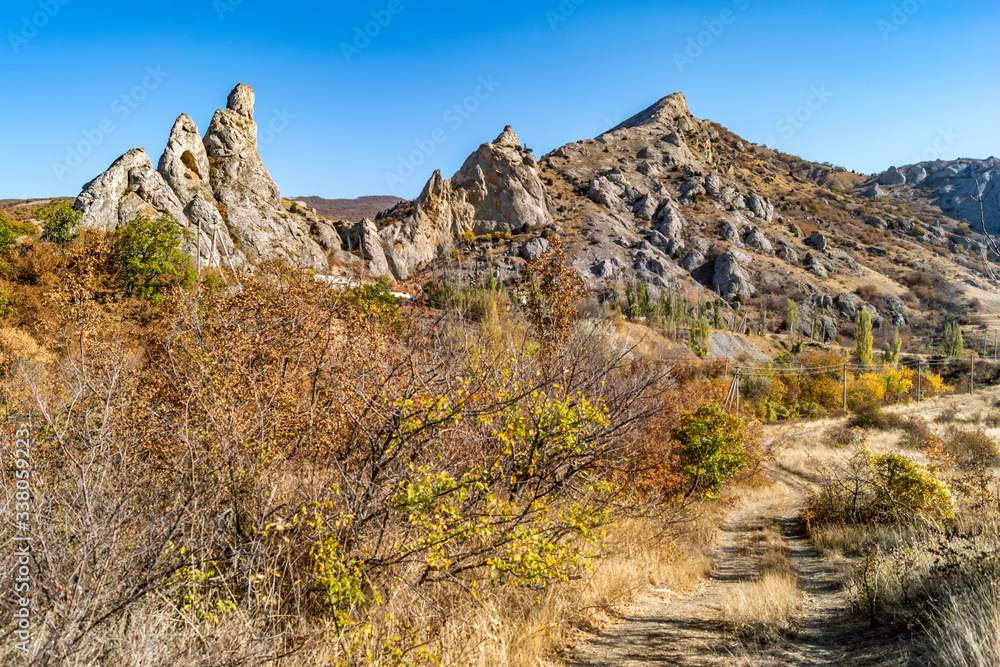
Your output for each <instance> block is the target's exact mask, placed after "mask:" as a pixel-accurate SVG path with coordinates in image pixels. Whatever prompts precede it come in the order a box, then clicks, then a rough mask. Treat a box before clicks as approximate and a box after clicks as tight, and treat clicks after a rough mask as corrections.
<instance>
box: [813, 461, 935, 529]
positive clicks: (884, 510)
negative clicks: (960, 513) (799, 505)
mask: <svg viewBox="0 0 1000 667" xmlns="http://www.w3.org/2000/svg"><path fill="white" fill-rule="evenodd" d="M953 514H954V499H953V497H952V492H951V489H950V488H949V486H948V484H947V483H946V482H945V481H944V480H943V479H941V478H940V477H939V476H938V475H937V474H936V473H935V472H934V471H933V470H932V469H930V468H928V467H926V466H922V465H920V464H917V463H915V462H914V461H912V460H911V459H909V458H907V457H906V456H904V455H902V454H897V453H887V454H881V455H876V454H873V453H872V452H870V451H869V450H867V449H861V450H859V451H857V452H856V453H855V454H854V455H853V456H852V457H851V459H850V460H849V462H848V463H847V464H846V465H845V466H844V467H843V468H840V469H831V470H828V471H827V473H826V480H825V482H824V485H823V490H822V491H821V492H820V494H819V495H818V496H817V497H816V500H815V502H814V503H813V505H812V506H811V508H810V509H809V510H807V511H806V513H805V515H804V516H805V517H806V519H807V521H808V522H810V523H817V524H823V523H842V524H848V525H850V524H861V525H872V524H889V525H892V524H901V523H912V522H920V521H931V522H935V521H940V520H942V519H947V518H950V517H952V516H953Z"/></svg>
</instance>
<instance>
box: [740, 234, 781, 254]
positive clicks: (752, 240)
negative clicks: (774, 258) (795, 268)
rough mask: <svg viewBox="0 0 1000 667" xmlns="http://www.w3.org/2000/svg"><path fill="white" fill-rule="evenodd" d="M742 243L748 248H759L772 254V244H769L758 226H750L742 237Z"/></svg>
mask: <svg viewBox="0 0 1000 667" xmlns="http://www.w3.org/2000/svg"><path fill="white" fill-rule="evenodd" d="M743 243H744V244H746V246H747V247H749V248H753V249H755V250H759V251H760V252H763V253H766V254H768V255H773V254H774V246H772V245H771V242H770V241H769V240H768V239H767V236H766V235H765V234H764V232H763V231H762V230H761V229H760V227H750V230H749V231H748V232H747V233H746V236H744V237H743Z"/></svg>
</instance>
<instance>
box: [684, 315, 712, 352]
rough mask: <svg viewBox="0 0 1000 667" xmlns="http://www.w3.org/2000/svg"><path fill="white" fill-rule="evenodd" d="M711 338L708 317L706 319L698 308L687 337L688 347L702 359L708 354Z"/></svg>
mask: <svg viewBox="0 0 1000 667" xmlns="http://www.w3.org/2000/svg"><path fill="white" fill-rule="evenodd" d="M711 336H712V334H711V332H710V331H709V327H708V317H706V315H705V313H704V312H702V309H700V308H699V309H698V314H697V316H696V317H695V319H694V321H693V322H692V323H691V333H690V335H689V336H688V347H689V348H691V351H692V352H694V353H695V354H696V355H698V356H699V357H700V358H702V359H704V358H705V355H707V354H708V348H709V345H710V343H711Z"/></svg>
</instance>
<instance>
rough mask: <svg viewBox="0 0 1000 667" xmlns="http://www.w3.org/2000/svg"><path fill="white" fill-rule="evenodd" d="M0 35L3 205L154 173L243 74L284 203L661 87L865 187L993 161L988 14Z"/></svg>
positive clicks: (759, 6)
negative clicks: (144, 162) (112, 171)
mask: <svg viewBox="0 0 1000 667" xmlns="http://www.w3.org/2000/svg"><path fill="white" fill-rule="evenodd" d="M577 3H579V4H577ZM373 12H374V15H373ZM726 12H728V13H726ZM377 18H380V19H381V20H382V22H383V23H384V24H385V25H384V26H382V25H378V24H377V23H376V24H371V25H367V27H368V30H369V32H370V33H372V34H375V36H374V37H372V38H370V43H368V44H367V45H365V42H364V41H363V40H359V41H357V42H355V38H356V36H357V32H356V30H362V31H363V30H364V29H365V27H366V24H369V23H370V22H372V21H375V20H376V19H377ZM0 28H2V32H0V36H2V39H0V54H2V55H0V61H2V68H0V82H2V90H3V91H4V93H5V99H4V103H3V104H2V105H0V123H2V127H3V128H4V131H3V132H2V133H0V198H14V197H41V196H50V195H75V194H77V193H78V192H79V190H80V187H81V186H82V185H83V184H84V183H85V182H86V181H88V180H89V179H91V178H93V177H94V176H96V175H97V174H99V173H100V172H101V171H103V170H104V169H105V168H107V166H108V165H109V164H110V163H111V162H112V161H113V160H114V159H115V158H116V157H118V156H119V155H121V154H122V153H124V152H125V151H127V150H128V149H129V148H132V147H134V146H141V147H145V148H146V149H147V152H148V153H149V154H150V157H151V158H152V159H153V161H154V163H155V161H156V160H157V159H158V157H159V155H160V153H161V152H162V150H163V147H164V145H165V143H166V140H167V135H168V133H169V131H170V128H171V125H172V124H173V121H174V119H175V118H176V117H177V116H178V115H179V114H180V113H182V112H186V113H188V114H190V115H191V116H192V117H193V118H194V120H195V122H196V123H197V124H198V126H199V128H200V129H201V130H202V132H204V130H205V128H206V126H207V124H208V122H209V120H210V119H211V116H212V113H213V111H214V110H215V109H216V108H218V107H220V106H224V105H225V100H226V95H227V93H228V92H229V90H230V89H231V88H232V87H233V85H235V84H236V83H238V82H244V83H247V84H249V85H251V86H252V87H253V88H254V89H255V90H256V93H257V120H258V122H259V123H260V124H261V125H262V126H270V127H272V128H274V129H275V130H277V131H272V132H262V133H263V138H264V139H266V140H267V141H266V142H265V143H263V145H262V146H261V147H260V153H261V155H262V156H263V158H264V161H265V162H266V164H267V165H268V167H269V169H270V170H271V173H272V175H273V176H274V177H275V180H276V181H277V182H278V185H279V186H280V188H281V191H282V194H283V195H286V196H291V195H295V196H305V195H312V194H316V195H321V196H326V197H354V196H359V195H364V194H398V195H400V196H405V197H412V196H415V195H416V194H418V193H419V191H420V189H421V187H422V186H423V184H424V182H425V181H426V179H427V178H428V177H429V176H430V174H431V172H432V170H433V169H435V168H440V169H441V170H442V171H443V172H444V174H445V176H446V177H448V176H451V174H452V173H453V172H454V171H455V170H456V169H457V168H458V167H459V166H461V163H462V161H463V160H464V158H465V157H466V156H467V155H468V154H469V153H471V152H472V151H473V150H475V148H476V147H477V146H478V145H479V144H480V143H483V142H484V141H490V140H492V139H493V138H494V137H495V136H496V135H497V134H499V133H500V131H501V130H502V129H503V127H504V125H506V124H508V123H509V124H511V125H513V126H514V129H515V130H516V131H517V132H518V134H519V136H520V137H521V140H522V141H524V142H525V143H527V144H528V145H529V146H531V147H532V148H534V149H535V151H536V154H539V155H540V154H542V153H544V152H547V151H549V150H551V149H553V148H556V147H558V146H560V145H562V144H564V143H567V142H569V141H575V140H577V139H582V138H587V137H592V136H595V135H597V134H599V133H600V132H601V131H603V130H605V129H607V128H609V127H611V126H612V125H614V124H616V123H617V122H619V121H621V120H624V119H625V118H627V117H628V116H630V115H632V114H633V113H636V112H638V111H640V110H642V109H643V108H645V107H647V106H649V105H650V104H652V103H653V102H655V101H656V100H657V99H659V98H660V97H663V96H664V95H667V94H670V93H672V92H675V91H683V92H684V93H685V94H686V95H687V97H688V102H689V104H690V107H691V110H692V112H693V113H694V114H695V115H696V116H698V117H701V118H710V119H712V120H715V121H717V122H719V123H721V124H723V125H725V126H727V127H729V128H730V129H731V130H733V131H735V132H737V133H738V134H740V135H742V136H743V137H744V138H746V139H748V140H750V141H753V142H757V143H765V142H771V143H777V144H779V146H780V148H781V149H782V150H784V151H786V152H790V153H793V154H796V155H801V156H803V157H805V158H808V159H812V160H816V161H820V162H822V161H830V162H833V163H835V164H839V165H843V166H845V167H847V168H848V169H855V170H858V171H864V172H875V171H882V170H884V169H886V168H887V167H889V166H890V165H893V164H905V163H909V162H911V161H913V160H914V159H915V158H918V157H921V156H922V157H934V156H939V157H941V158H944V159H951V158H956V157H988V156H990V155H997V154H1000V123H998V122H997V118H998V114H997V109H998V108H1000V86H998V83H1000V80H998V79H1000V50H998V49H997V46H996V44H997V41H996V40H997V34H998V32H1000V3H997V2H996V0H963V1H962V2H958V1H946V0H906V1H902V0H884V1H883V0H867V1H864V2H862V1H861V0H837V1H836V2H834V1H832V0H814V1H812V2H803V1H802V0H797V1H795V2H791V1H771V2H768V1H765V0H711V1H708V2H695V1H684V2H648V1H647V2H641V1H637V0H617V1H615V2H601V1H599V0H584V1H582V2H580V0H576V1H574V0H564V1H563V2H562V3H560V0H549V1H545V0H543V1H541V2H537V1H536V2H526V1H521V0H507V1H505V2H492V1H482V0H481V1H479V2H468V1H467V0H466V1H463V2H454V1H451V0H448V1H445V2H428V1H426V0H361V1H358V2H352V3H326V2H322V3H321V2H309V3H307V2H300V1H298V0H285V2H281V3H275V2H265V0H242V1H241V0H172V1H170V2H157V1H155V0H151V1H149V2H134V1H132V2H109V1H104V0H93V1H91V0H5V2H4V3H3V7H2V9H0ZM699 41H700V42H701V45H697V44H698V42H699ZM345 44H348V45H351V48H352V49H355V50H353V51H350V52H348V53H346V54H345V49H344V45H345ZM692 45H694V46H692ZM359 46H363V47H364V48H358V47H359ZM149 72H154V73H157V75H156V76H153V75H151V74H150V73H149ZM481 79H482V80H486V81H487V82H489V81H492V83H491V84H490V85H489V86H488V87H487V86H484V85H483V84H482V83H480V81H481ZM814 90H815V91H818V93H819V94H818V95H817V94H815V93H814V92H812V91H814ZM476 93H478V94H479V96H480V98H482V99H479V100H476V99H474V98H471V99H470V96H475V95H476ZM123 96H124V97H123ZM810 102H811V103H812V107H813V108H809V107H808V106H804V105H808V104H809V103H810ZM463 103H464V104H466V106H467V108H466V109H462V111H461V113H459V112H457V111H455V110H454V107H455V105H456V104H459V105H461V104H463ZM788 114H793V115H792V117H791V118H792V120H789V118H788ZM795 114H797V115H798V118H797V119H796V118H795ZM70 149H73V151H74V152H76V153H78V154H76V155H73V154H71V153H70ZM76 149H80V150H79V151H77V150H76ZM83 153H86V155H83ZM401 160H402V161H403V164H402V165H401ZM416 163H419V164H416ZM410 167H412V168H413V169H412V173H410ZM387 174H393V176H392V177H389V176H387ZM60 179H61V180H60Z"/></svg>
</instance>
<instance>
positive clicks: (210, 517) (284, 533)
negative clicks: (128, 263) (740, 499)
mask: <svg viewBox="0 0 1000 667" xmlns="http://www.w3.org/2000/svg"><path fill="white" fill-rule="evenodd" d="M84 236H86V235H84ZM100 238H101V237H93V239H92V241H90V242H91V243H93V244H97V243H98V242H99V241H100ZM113 241H115V242H117V243H120V240H119V239H117V238H116V239H113ZM84 242H85V239H84V237H81V239H79V240H77V241H74V242H72V243H71V244H70V245H69V246H67V250H66V252H65V253H57V254H56V255H52V257H54V258H55V259H56V260H58V263H59V264H58V265H59V266H66V267H68V266H74V267H76V268H74V269H73V270H74V271H79V272H80V275H81V276H82V277H83V278H82V282H81V291H79V292H65V298H66V301H65V303H66V304H68V305H69V306H70V308H68V312H69V313H70V315H69V316H68V317H69V319H68V320H67V322H68V326H67V329H66V331H67V333H66V334H65V341H64V342H65V347H64V348H63V351H62V352H61V359H60V363H59V364H58V365H56V364H50V365H48V366H42V365H39V364H32V363H23V364H13V365H12V370H11V374H12V377H10V378H8V380H5V381H6V382H7V384H5V389H8V388H9V389H10V390H11V392H10V393H9V394H5V396H6V397H7V400H8V402H9V407H10V412H11V415H12V419H15V420H22V421H23V422H24V423H28V424H29V425H30V427H31V431H32V434H33V437H34V438H35V440H36V453H37V460H38V461H39V463H40V465H39V467H38V468H37V469H36V470H33V472H32V475H33V477H32V479H33V484H34V485H35V488H37V489H39V499H38V503H37V504H36V505H35V506H34V511H35V512H37V518H38V521H37V522H36V524H35V526H36V528H37V535H36V538H37V540H38V542H37V544H38V548H39V553H40V554H44V557H40V558H39V561H38V563H37V582H38V584H37V585H38V587H39V595H38V597H37V598H36V600H37V605H38V606H37V607H35V608H34V609H33V613H34V614H35V617H36V618H39V619H41V623H40V625H39V627H40V628H42V629H43V630H42V632H41V636H40V638H39V641H38V643H37V646H36V647H35V648H33V651H35V652H34V653H33V654H32V655H31V656H29V658H30V659H31V660H33V661H34V663H35V664H46V663H48V664H55V663H66V662H68V661H69V660H70V657H71V656H75V657H73V658H72V659H73V660H76V661H77V662H78V664H86V663H87V662H88V661H89V662H90V663H93V662H95V661H104V662H110V663H114V662H115V661H116V660H117V661H119V662H120V661H122V660H126V661H127V657H124V656H123V654H122V651H123V650H124V648H122V647H124V646H125V645H126V644H125V643H123V642H122V641H121V637H119V636H118V635H115V632H118V630H115V629H116V628H123V627H126V626H128V625H129V624H130V623H132V622H133V621H135V622H139V621H138V619H147V618H162V619H166V621H165V624H166V625H165V627H170V628H172V629H171V630H170V631H169V632H168V631H166V630H162V632H165V633H166V634H164V635H162V637H167V636H170V637H173V638H174V639H175V641H176V642H177V645H178V646H185V647H187V648H185V650H191V651H195V652H196V653H197V652H205V655H206V656H209V655H210V656H212V657H205V659H204V661H205V662H206V663H210V664H225V663H226V660H227V658H225V656H227V655H231V653H227V651H229V650H231V649H232V646H238V647H239V652H240V655H261V656H274V655H278V654H284V653H285V652H288V651H291V652H293V653H295V652H301V654H302V655H308V656H314V657H315V656H318V655H320V654H322V659H323V660H324V661H327V662H330V663H331V664H341V665H357V664H372V663H378V664H386V665H390V664H407V663H412V662H420V661H428V662H431V663H433V662H434V661H436V660H438V658H439V656H440V655H442V654H443V651H444V650H445V649H444V648H443V647H444V645H445V642H446V641H454V640H455V638H454V636H451V635H448V636H447V637H446V636H445V634H444V628H446V627H447V628H454V627H464V626H462V625H461V624H460V623H459V622H458V621H457V620H455V618H454V616H455V615H456V614H457V612H456V609H457V608H459V606H460V605H467V607H465V608H476V605H478V604H480V602H479V601H481V600H483V599H484V598H488V597H490V596H492V595H497V594H498V593H497V592H498V591H505V592H509V591H521V592H523V597H525V599H529V598H531V599H533V598H534V597H535V596H537V595H540V594H541V593H542V592H544V591H548V590H553V589H555V588H557V587H560V586H564V585H567V582H569V581H574V580H576V578H578V577H581V576H583V575H584V574H586V573H587V571H588V569H590V568H593V567H594V564H595V559H596V558H598V557H599V555H600V553H601V544H602V539H603V535H604V531H605V529H606V527H607V526H609V525H611V524H612V523H613V522H614V521H615V520H616V519H617V517H619V516H622V514H623V513H624V512H627V513H628V514H629V515H630V516H650V517H655V516H660V514H661V513H662V512H676V511H680V509H681V508H683V503H684V502H685V497H684V496H685V493H686V492H687V491H688V488H689V486H690V482H691V481H692V478H693V480H695V482H696V485H697V486H698V487H699V488H700V489H711V488H716V489H717V488H718V487H719V485H720V484H721V483H722V482H724V481H725V480H727V479H731V477H732V475H733V474H735V473H736V472H737V471H738V470H740V469H744V468H746V467H747V466H748V465H752V463H753V460H754V450H753V447H754V446H755V443H756V442H757V441H756V440H755V439H754V438H755V435H754V433H753V432H752V429H751V428H750V427H749V426H747V425H745V424H743V423H742V422H740V420H738V419H736V418H735V417H729V416H728V415H725V414H724V413H722V412H720V411H719V409H718V408H717V407H715V408H711V407H709V408H704V409H703V408H700V407H699V403H701V402H702V401H703V400H705V399H706V398H708V396H707V395H706V394H705V392H708V391H710V389H709V388H706V387H711V385H708V384H706V383H703V382H701V381H700V380H698V381H693V385H692V388H691V389H687V388H684V387H681V386H679V385H678V384H677V383H678V382H679V380H675V379H674V378H673V377H672V376H671V375H670V374H669V373H668V369H667V368H665V367H663V366H661V365H659V364H656V363H653V362H646V361H638V360H635V359H632V360H629V361H625V356H624V355H625V354H626V353H627V352H628V351H627V350H622V351H619V352H618V353H615V352H614V348H610V350H605V352H606V353H602V354H592V353H591V351H590V349H589V347H588V345H587V344H586V343H585V341H584V340H583V339H580V340H577V339H576V338H574V336H576V335H577V333H576V332H577V331H579V330H580V328H578V327H575V326H574V327H570V324H572V319H571V318H569V317H566V319H565V322H566V325H567V327H569V328H570V331H569V333H566V334H564V333H560V337H558V338H557V339H555V340H561V341H565V342H562V343H559V344H553V345H552V346H551V347H550V348H549V349H548V351H547V352H546V354H544V355H542V354H539V353H538V350H539V348H538V345H537V343H535V342H534V341H531V340H527V339H522V340H513V339H509V340H505V341H504V342H503V343H502V344H494V343H493V342H492V341H490V340H489V339H487V338H486V337H484V334H481V333H480V330H479V329H478V328H477V327H475V326H474V325H471V324H470V323H469V322H468V321H464V320H461V319H459V318H458V317H457V316H456V315H455V314H454V313H442V312H440V311H436V310H431V309H425V308H422V307H412V306H402V307H401V306H400V305H399V304H398V303H396V302H395V301H394V300H391V299H389V298H387V295H386V293H385V291H384V290H382V289H381V288H377V287H372V288H370V289H369V288H365V289H359V290H352V291H347V292H338V291H336V290H331V289H329V287H328V286H326V285H324V284H321V283H318V282H316V281H314V280H312V278H311V276H308V275H304V274H298V273H295V272H263V273H262V274H261V275H258V276H255V277H248V278H244V280H243V283H242V289H214V288H211V286H208V285H204V284H202V285H196V286H194V287H192V289H191V290H190V291H183V290H179V289H171V288H169V287H167V286H163V287H162V288H161V289H162V290H163V291H164V292H166V294H165V298H164V300H163V305H162V306H160V309H159V310H158V311H155V313H156V314H157V316H156V317H155V318H154V317H150V319H151V320H155V321H156V322H158V323H159V324H158V325H157V326H156V327H153V326H152V325H150V328H148V329H140V330H139V331H125V330H123V329H115V328H114V327H112V326H111V325H110V324H108V325H107V326H105V322H108V323H110V322H111V321H113V319H114V317H117V318H118V320H121V313H122V312H125V311H117V312H110V311H109V312H105V311H104V310H102V309H103V308H104V307H105V304H103V303H102V301H109V300H112V299H113V298H114V294H115V293H114V292H110V293H106V294H102V295H101V297H100V298H98V297H96V296H95V294H97V293H98V292H99V291H100V290H101V289H106V288H107V285H106V282H109V281H110V282H111V283H114V280H113V278H109V276H112V277H114V276H116V275H117V274H115V273H114V269H116V268H118V265H116V264H115V263H113V262H111V263H110V264H107V262H110V260H109V259H108V258H109V257H110V258H114V257H115V255H114V254H113V250H112V248H120V246H118V245H115V246H111V247H110V248H109V249H108V251H107V253H105V254H104V255H101V254H100V253H91V255H92V257H94V258H95V259H94V262H95V263H94V264H93V265H92V266H91V268H90V269H89V270H92V272H91V273H90V274H86V273H85V272H84V268H83V267H84V265H83V264H82V263H80V264H76V262H82V259H81V257H80V256H79V253H81V252H82V250H81V249H82V248H84V245H83V244H84ZM100 242H102V243H107V239H106V238H105V239H104V241H100ZM49 245H51V244H49ZM90 247H92V248H97V247H99V246H98V245H92V246H90ZM101 257H104V259H100V258H101ZM99 259H100V261H98V260H99ZM26 261H27V260H26ZM102 262H104V263H102ZM32 266H34V265H32ZM558 273H559V270H558V268H556V269H555V270H554V275H556V276H558ZM88 275H89V276H90V278H87V277H86V276H88ZM47 280H49V278H48V277H47V274H45V275H43V277H42V279H41V282H43V283H44V282H45V281H47ZM556 280H557V281H558V277H557V278H556ZM88 281H90V282H88ZM142 284H143V283H142V282H141V279H140V283H139V285H142ZM152 284H153V285H159V284H160V276H156V277H154V278H153V283H152ZM535 284H537V285H538V286H539V287H542V286H543V285H544V278H543V279H542V280H540V281H539V282H538V283H535ZM102 286H103V287H102ZM83 287H85V288H86V289H82V288H83ZM560 287H561V285H560ZM158 288H159V287H158ZM58 292H59V293H60V294H62V293H63V292H62V291H61V288H60V289H59V290H58ZM541 292H542V294H543V295H545V294H546V292H545V291H544V290H541ZM46 294H50V293H49V292H46ZM548 294H552V292H548ZM166 296H169V298H166ZM132 301H140V300H139V299H133V300H132ZM143 303H144V302H143ZM556 305H557V304H554V303H552V301H551V300H548V299H547V298H543V301H542V303H541V308H540V310H539V312H540V313H541V314H542V317H541V318H540V320H541V321H543V322H544V321H547V320H545V318H554V319H556V320H560V318H561V317H562V316H563V315H562V314H561V313H560V311H559V309H558V308H556V309H555V312H553V310H550V308H553V307H555V306H556ZM77 307H79V308H80V310H79V315H78V316H77V315H73V314H72V313H73V309H74V308H77ZM139 312H141V313H142V314H143V316H144V317H145V316H146V314H147V313H149V312H151V311H148V310H142V311H139ZM105 318H106V319H105ZM560 321H561V320H560ZM522 326H523V327H524V330H525V331H527V330H529V328H530V327H529V326H528V325H527V323H525V324H524V325H522ZM77 333H82V334H83V335H82V336H78V335H77ZM61 335H62V334H61ZM140 336H141V340H137V339H136V338H137V337H140ZM563 336H564V337H563ZM0 342H2V341H0ZM3 349H5V348H3ZM0 379H2V378H0ZM15 380H16V381H15ZM711 391H715V389H711ZM680 408H686V409H687V410H690V411H691V414H690V416H689V417H688V418H686V419H685V418H682V417H681V412H682V411H681V410H680ZM699 410H700V411H699ZM715 427H719V428H721V429H722V430H721V431H720V434H721V437H717V435H716V434H715V433H714V432H713V431H714V429H715ZM675 430H676V432H677V433H678V434H679V435H680V436H681V437H682V438H683V442H685V443H686V444H687V447H686V448H685V449H684V451H683V452H682V453H679V454H677V455H676V456H675V450H676V449H677V448H678V443H679V442H680V440H674V439H673V438H672V437H671V434H672V433H673V432H674V431H675ZM682 462H683V463H682ZM685 466H687V468H685ZM8 467H9V466H8ZM4 470H6V471H7V472H9V470H8V469H7V468H4ZM8 490H9V489H8ZM2 494H6V495H2ZM2 494H0V500H2V501H6V502H9V501H10V500H11V498H12V497H11V496H10V495H9V493H7V491H4V492H2ZM0 535H2V537H3V538H4V539H9V538H10V537H11V535H12V533H11V527H10V526H9V525H5V526H3V527H0ZM83 555H85V556H86V557H82V556H83ZM2 558H6V560H3V562H2V566H3V568H2V571H5V572H11V571H13V570H12V567H11V565H12V561H11V560H10V554H8V555H7V556H4V557H2ZM0 583H2V585H8V584H10V583H11V582H10V581H8V580H4V581H2V582H0ZM505 594H506V593H505ZM33 604H35V603H33ZM12 608H13V607H12V606H11V605H10V603H9V601H6V602H4V601H0V622H2V623H5V624H7V623H8V621H9V620H10V618H11V616H10V613H11V610H12ZM222 627H231V628H240V629H241V631H240V632H239V633H238V634H232V635H229V637H230V641H232V642H233V645H232V646H230V647H229V648H227V647H226V646H224V645H222V644H219V645H215V644H212V643H211V642H209V643H208V644H205V643H202V644H198V642H197V641H196V637H197V636H202V637H214V636H215V635H214V630H213V628H216V629H217V628H222ZM179 628H186V629H185V630H183V631H181V630H179ZM158 631H161V630H158ZM122 632H126V631H122ZM449 632H452V630H449ZM462 632H470V633H471V632H472V630H471V629H469V628H465V629H464V630H462ZM185 633H187V634H185ZM175 635H176V636H175ZM122 636H127V637H128V638H129V641H132V640H133V639H134V633H133V634H131V635H129V634H128V633H127V632H126V635H122ZM150 636H152V635H150ZM286 638H287V639H286ZM292 638H294V639H292ZM286 640H287V642H289V643H287V644H286ZM150 641H152V640H150ZM163 641H165V640H163ZM188 641H190V642H191V643H184V642H188ZM206 641H207V640H206ZM196 645H197V646H199V647H200V648H191V647H193V646H196ZM478 645H479V644H478V643H477V641H473V638H472V637H469V638H468V642H467V643H466V644H465V645H464V649H462V650H467V651H469V653H465V654H462V653H459V654H458V657H456V655H455V653H454V651H458V650H459V649H460V648H462V646H459V648H455V646H454V645H453V644H449V646H450V647H451V648H449V649H448V651H453V653H450V654H449V655H451V656H452V659H453V660H454V661H455V662H456V663H457V664H472V662H473V657H474V651H475V648H476V647H477V646H478ZM80 647H83V648H80ZM268 659H270V658H268ZM303 660H305V658H303Z"/></svg>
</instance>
